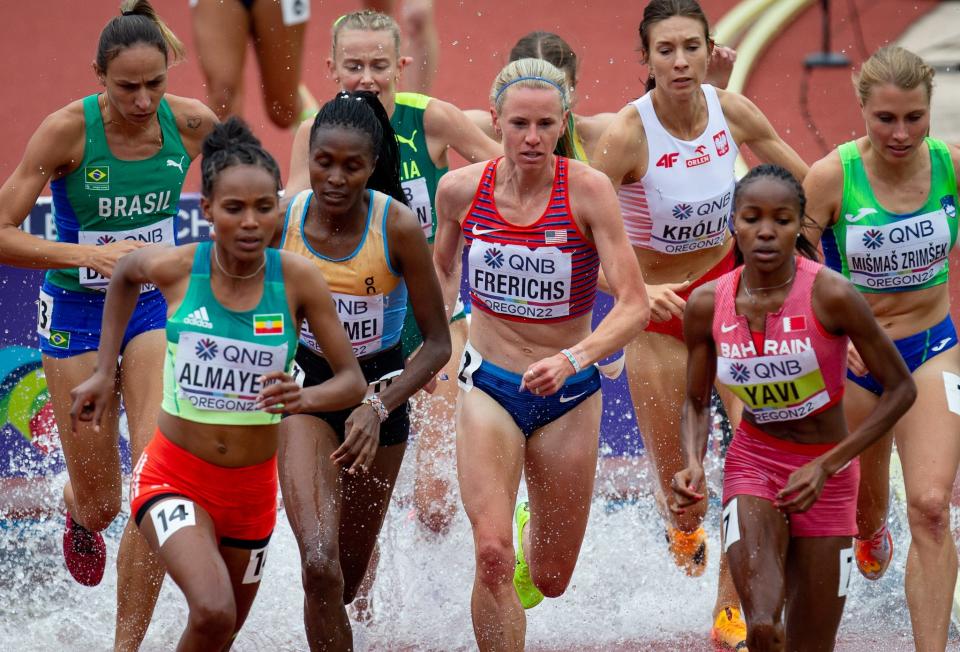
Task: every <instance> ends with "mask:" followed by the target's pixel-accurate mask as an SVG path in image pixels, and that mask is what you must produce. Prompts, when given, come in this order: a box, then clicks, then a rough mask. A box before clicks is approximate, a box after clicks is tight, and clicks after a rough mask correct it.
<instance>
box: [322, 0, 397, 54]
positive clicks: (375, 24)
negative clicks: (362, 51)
mask: <svg viewBox="0 0 960 652" xmlns="http://www.w3.org/2000/svg"><path fill="white" fill-rule="evenodd" d="M345 29H353V30H359V31H361V32H390V34H391V35H392V36H393V46H394V47H395V48H396V51H397V56H400V26H399V25H397V21H395V20H394V19H393V18H391V17H390V16H388V15H386V14H382V13H380V12H379V11H373V10H370V9H364V10H363V11H352V12H350V13H349V14H344V15H342V16H340V17H339V18H337V19H336V20H335V21H333V28H332V29H331V39H330V40H331V43H332V46H331V47H332V48H333V58H334V59H336V58H337V39H338V37H339V36H340V32H342V31H343V30H345Z"/></svg>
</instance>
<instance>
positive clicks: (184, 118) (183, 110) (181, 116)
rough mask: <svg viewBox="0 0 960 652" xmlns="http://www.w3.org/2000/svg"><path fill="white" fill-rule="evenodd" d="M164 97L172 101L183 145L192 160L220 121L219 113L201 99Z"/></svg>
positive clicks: (175, 96)
mask: <svg viewBox="0 0 960 652" xmlns="http://www.w3.org/2000/svg"><path fill="white" fill-rule="evenodd" d="M164 97H165V98H166V100H167V102H169V103H170V109H171V110H172V111H173V115H174V116H175V117H176V119H177V129H179V130H180V138H181V139H182V140H183V146H184V147H185V148H186V150H187V154H188V155H189V156H190V160H193V159H195V158H197V156H199V155H200V153H201V151H202V150H203V139H204V138H206V137H207V136H208V135H209V134H210V132H211V131H213V127H214V125H216V124H217V123H218V122H219V120H217V115H216V114H215V113H214V112H213V110H212V109H210V107H208V106H207V105H206V104H204V103H203V102H201V101H200V100H195V99H193V98H190V97H179V96H177V95H169V94H167V95H165V96H164Z"/></svg>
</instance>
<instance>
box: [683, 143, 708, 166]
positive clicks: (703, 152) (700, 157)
mask: <svg viewBox="0 0 960 652" xmlns="http://www.w3.org/2000/svg"><path fill="white" fill-rule="evenodd" d="M709 162H710V154H708V153H707V147H706V145H697V155H696V156H695V157H694V158H688V159H687V161H686V163H687V167H688V168H695V167H697V166H698V165H703V164H704V163H709Z"/></svg>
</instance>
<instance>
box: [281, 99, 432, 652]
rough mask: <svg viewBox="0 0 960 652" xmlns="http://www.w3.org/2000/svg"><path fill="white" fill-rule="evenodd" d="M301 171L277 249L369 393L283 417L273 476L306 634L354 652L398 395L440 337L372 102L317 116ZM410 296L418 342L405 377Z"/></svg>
mask: <svg viewBox="0 0 960 652" xmlns="http://www.w3.org/2000/svg"><path fill="white" fill-rule="evenodd" d="M309 169H310V186H311V188H310V190H304V191H303V192H301V193H299V194H298V195H297V196H296V197H294V198H293V199H292V201H291V202H290V205H289V208H288V209H287V219H286V223H285V225H284V228H283V231H282V233H281V235H280V246H281V247H282V248H283V249H284V250H287V251H290V252H292V253H296V254H300V255H302V256H304V257H306V258H307V259H309V260H310V261H311V264H312V265H313V266H314V267H316V268H317V269H318V270H320V271H321V272H323V275H324V277H325V278H326V279H327V282H328V283H329V285H330V289H331V291H332V292H333V295H334V299H335V301H336V308H337V312H338V314H339V318H340V321H341V322H343V327H344V328H345V329H346V331H347V334H348V336H349V338H350V340H351V342H352V344H353V352H354V354H356V356H357V357H358V358H359V359H360V368H361V369H362V371H363V373H364V377H365V378H366V380H367V382H368V383H370V390H369V392H368V396H367V398H366V399H365V400H364V402H363V404H362V405H359V406H358V405H357V404H356V403H354V404H351V405H350V406H349V407H348V408H347V409H343V410H340V411H337V412H330V411H314V412H310V413H303V414H294V415H290V416H287V417H285V418H284V420H283V426H282V431H283V443H282V445H281V448H280V477H281V482H282V485H283V496H284V501H285V505H286V512H287V516H288V518H289V519H290V524H291V526H292V527H293V531H294V534H295V536H296V538H297V542H298V544H299V546H300V558H301V562H302V565H303V573H302V575H303V585H304V593H305V596H304V620H305V622H306V629H307V640H308V641H309V643H310V646H311V649H317V650H319V649H329V648H333V649H338V650H339V649H350V648H351V647H352V644H353V642H352V635H351V630H350V622H349V620H348V618H347V612H346V610H345V609H344V605H345V604H350V603H351V602H353V600H354V598H355V597H356V596H357V592H358V590H359V589H360V583H361V581H362V580H363V577H364V573H365V572H366V570H367V565H368V563H369V561H370V558H371V555H372V553H373V550H374V546H375V544H376V542H377V536H378V535H379V534H380V528H381V526H382V525H383V519H384V516H385V515H386V512H387V507H388V506H389V504H390V496H391V494H392V493H393V486H394V483H395V482H396V479H397V473H398V472H399V471H400V464H401V462H402V461H403V454H404V451H405V450H406V441H407V437H408V435H409V430H410V422H409V419H408V416H407V400H408V399H409V398H410V397H411V396H412V395H413V394H414V393H415V392H417V391H418V390H419V389H420V388H421V387H423V386H424V384H426V383H427V381H429V380H430V379H431V378H432V377H433V376H434V375H435V374H436V373H437V372H438V371H439V370H440V369H441V368H442V367H443V365H444V364H446V362H447V358H448V357H449V356H450V332H449V329H448V328H447V322H446V319H445V315H444V310H443V299H442V297H441V295H440V286H439V284H438V282H437V277H436V274H435V273H434V270H433V266H432V265H431V261H430V252H429V250H428V249H427V242H426V239H425V238H424V237H423V232H422V231H421V230H420V227H419V224H418V223H417V219H416V217H415V216H414V215H413V212H412V211H411V210H410V209H409V208H407V207H406V206H404V205H403V203H402V202H403V199H404V195H403V189H402V188H401V187H400V174H399V169H400V162H399V155H398V146H397V140H396V138H395V137H394V134H393V129H391V127H390V119H389V118H388V117H387V114H386V112H385V111H384V109H383V106H382V105H381V104H380V102H379V101H378V100H377V97H376V95H374V94H373V93H365V92H358V93H346V92H341V93H340V95H338V96H337V97H336V98H335V99H333V100H331V101H330V102H328V103H327V104H325V105H324V106H323V108H321V110H320V113H318V114H317V117H316V119H315V120H314V122H313V127H312V129H311V137H310V158H309ZM408 293H409V298H410V306H411V307H412V310H413V312H414V316H415V318H416V322H417V325H418V326H419V328H420V331H421V332H422V333H423V334H424V343H423V346H421V347H420V348H419V349H418V351H417V352H416V353H415V354H414V355H413V357H411V358H410V363H409V365H408V366H407V368H406V369H404V356H403V353H402V351H401V345H400V331H401V329H402V327H403V323H404V313H405V311H406V310H407V295H408ZM312 333H316V331H308V330H304V332H303V334H302V336H301V339H302V341H303V342H304V343H305V344H306V346H304V347H303V348H302V349H301V350H300V352H299V353H298V354H297V364H298V365H299V366H300V367H301V368H302V369H303V371H304V372H305V379H304V386H306V387H311V386H313V385H316V384H318V383H322V382H324V381H325V380H326V379H327V378H329V377H330V373H331V372H330V364H329V362H328V361H327V359H326V350H325V349H324V348H323V347H320V346H318V344H317V338H316V337H314V336H313V335H312ZM344 450H350V451H356V452H357V454H358V456H357V458H356V461H355V462H354V464H353V465H351V466H345V465H343V463H342V459H341V458H342V457H343V451H344ZM358 468H359V469H361V470H362V471H364V473H360V474H356V473H355V471H356V470H357V469H358Z"/></svg>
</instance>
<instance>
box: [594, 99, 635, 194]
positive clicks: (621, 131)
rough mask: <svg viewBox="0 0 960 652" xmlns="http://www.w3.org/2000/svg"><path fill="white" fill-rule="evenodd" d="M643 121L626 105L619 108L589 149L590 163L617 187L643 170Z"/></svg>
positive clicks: (631, 179) (630, 181) (631, 107)
mask: <svg viewBox="0 0 960 652" xmlns="http://www.w3.org/2000/svg"><path fill="white" fill-rule="evenodd" d="M644 133H645V132H644V130H643V122H642V121H641V120H640V114H639V113H637V110H636V109H635V108H634V107H633V106H631V105H629V104H628V105H627V106H625V107H623V108H622V109H620V112H619V113H617V116H616V117H615V118H614V119H613V121H612V122H611V123H610V124H609V126H608V127H607V128H606V130H605V131H604V132H603V135H602V136H600V141H599V142H598V143H597V146H596V148H595V149H594V151H593V158H592V159H591V165H593V167H595V168H596V169H598V170H600V171H601V172H603V173H604V174H605V175H607V177H608V178H609V179H610V181H611V182H612V183H613V187H614V188H619V187H620V186H621V185H623V184H625V183H632V182H635V181H639V180H640V179H641V178H643V175H644V174H646V171H647V160H646V159H647V147H646V143H645V140H646V139H645V138H644Z"/></svg>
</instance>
